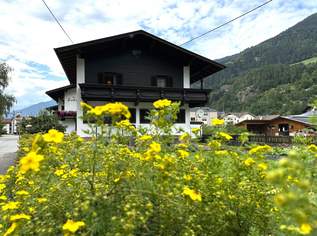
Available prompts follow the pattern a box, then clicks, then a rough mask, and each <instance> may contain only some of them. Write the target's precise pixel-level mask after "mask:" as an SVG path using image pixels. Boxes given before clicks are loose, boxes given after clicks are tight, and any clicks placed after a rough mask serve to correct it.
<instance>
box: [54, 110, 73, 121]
mask: <svg viewBox="0 0 317 236" xmlns="http://www.w3.org/2000/svg"><path fill="white" fill-rule="evenodd" d="M55 114H56V115H57V117H58V118H59V119H60V120H65V119H75V118H76V111H55Z"/></svg>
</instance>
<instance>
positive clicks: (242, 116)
mask: <svg viewBox="0 0 317 236" xmlns="http://www.w3.org/2000/svg"><path fill="white" fill-rule="evenodd" d="M254 118H255V116H254V115H252V114H251V113H247V112H240V113H238V112H232V113H225V114H223V115H222V119H223V120H224V121H225V124H233V125H235V124H238V123H240V122H242V121H245V120H253V119H254Z"/></svg>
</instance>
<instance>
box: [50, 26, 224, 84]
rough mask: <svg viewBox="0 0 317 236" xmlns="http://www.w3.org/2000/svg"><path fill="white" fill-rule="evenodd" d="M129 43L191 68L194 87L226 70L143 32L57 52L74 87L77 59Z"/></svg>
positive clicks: (57, 49)
mask: <svg viewBox="0 0 317 236" xmlns="http://www.w3.org/2000/svg"><path fill="white" fill-rule="evenodd" d="M129 43H138V44H140V45H148V47H149V48H152V49H156V50H158V51H159V52H160V53H166V54H167V55H168V56H169V57H172V58H175V60H177V61H182V62H183V63H184V65H190V66H191V70H190V73H191V83H194V82H196V81H198V80H201V79H203V78H205V77H207V76H209V75H211V74H213V73H216V72H218V71H220V70H222V69H224V68H225V66H224V65H222V64H220V63H217V62H215V61H213V60H210V59H208V58H206V57H203V56H201V55H198V54H196V53H194V52H192V51H189V50H187V49H185V48H182V47H179V46H177V45H175V44H173V43H170V42H168V41H166V40H164V39H161V38H159V37H157V36H155V35H153V34H150V33H148V32H146V31H144V30H138V31H133V32H129V33H125V34H119V35H115V36H111V37H106V38H102V39H97V40H92V41H87V42H83V43H78V44H73V45H69V46H65V47H60V48H55V52H56V54H57V57H58V59H59V61H60V63H61V64H62V67H63V69H64V71H65V73H66V75H67V77H68V80H69V81H70V83H72V84H74V83H75V82H76V57H77V55H78V56H83V57H84V55H85V54H86V53H92V52H96V53H98V52H100V51H102V50H107V49H114V48H115V49H116V48H122V47H124V46H125V45H127V44H129Z"/></svg>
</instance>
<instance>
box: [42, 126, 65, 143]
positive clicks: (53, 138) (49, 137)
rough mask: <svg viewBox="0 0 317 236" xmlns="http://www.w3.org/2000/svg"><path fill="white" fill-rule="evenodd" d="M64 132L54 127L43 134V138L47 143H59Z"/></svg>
mask: <svg viewBox="0 0 317 236" xmlns="http://www.w3.org/2000/svg"><path fill="white" fill-rule="evenodd" d="M63 138H64V134H63V133H62V132H59V131H58V130H56V129H50V130H49V131H48V132H47V133H46V134H44V135H43V139H44V141H45V142H48V143H51V142H53V143H61V142H63Z"/></svg>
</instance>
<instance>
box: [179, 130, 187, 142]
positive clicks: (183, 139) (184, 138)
mask: <svg viewBox="0 0 317 236" xmlns="http://www.w3.org/2000/svg"><path fill="white" fill-rule="evenodd" d="M189 139H190V135H189V133H187V132H185V133H183V134H182V135H180V136H179V141H181V142H187V141H188V140H189Z"/></svg>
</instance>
